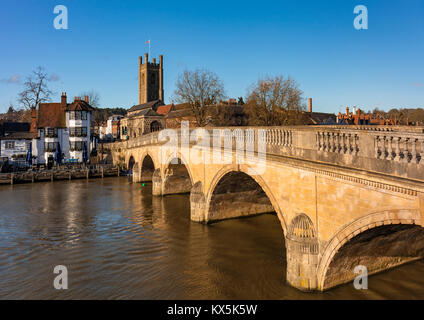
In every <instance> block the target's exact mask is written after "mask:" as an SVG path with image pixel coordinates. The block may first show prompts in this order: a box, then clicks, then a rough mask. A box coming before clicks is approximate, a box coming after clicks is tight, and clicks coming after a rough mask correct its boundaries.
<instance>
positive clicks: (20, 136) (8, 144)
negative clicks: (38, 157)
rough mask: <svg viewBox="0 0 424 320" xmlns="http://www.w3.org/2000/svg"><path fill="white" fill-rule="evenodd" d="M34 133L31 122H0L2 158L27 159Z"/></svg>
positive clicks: (0, 155)
mask: <svg viewBox="0 0 424 320" xmlns="http://www.w3.org/2000/svg"><path fill="white" fill-rule="evenodd" d="M33 137H34V135H33V133H31V132H30V123H27V122H3V123H1V124H0V158H7V159H9V160H13V161H25V159H26V155H27V153H28V148H29V145H30V144H31V141H32V139H33Z"/></svg>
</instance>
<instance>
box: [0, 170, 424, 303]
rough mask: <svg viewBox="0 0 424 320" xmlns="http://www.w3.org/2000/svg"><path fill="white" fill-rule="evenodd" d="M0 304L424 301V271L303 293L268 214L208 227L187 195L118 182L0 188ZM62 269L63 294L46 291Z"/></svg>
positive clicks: (419, 266) (412, 269)
mask: <svg viewBox="0 0 424 320" xmlns="http://www.w3.org/2000/svg"><path fill="white" fill-rule="evenodd" d="M0 203H2V205H1V207H0V278H1V280H2V281H1V282H0V298H2V299H70V298H72V299H384V298H389V299H422V298H424V277H423V269H424V263H423V262H422V261H418V262H414V263H411V264H409V265H405V266H402V267H399V268H397V269H394V270H392V271H389V272H386V273H382V274H379V275H375V276H372V277H370V279H369V288H370V289H369V290H367V291H357V290H355V289H354V288H353V286H352V284H348V285H344V286H340V287H337V288H335V289H333V290H330V291H328V292H326V293H303V292H300V291H298V290H296V289H293V288H291V287H290V286H288V285H286V284H285V271H286V270H285V264H286V262H285V252H284V251H285V249H284V248H285V244H284V238H283V232H282V230H281V226H280V224H279V221H278V218H277V217H276V216H275V215H271V214H265V215H261V216H255V217H252V218H248V219H240V220H228V221H223V222H220V223H215V224H213V225H209V226H205V225H201V224H197V223H193V222H191V221H190V204H189V195H172V196H167V197H163V198H162V197H153V196H152V195H151V184H150V183H145V184H144V186H143V185H142V184H131V183H129V182H128V181H127V179H125V178H108V179H104V180H90V181H88V182H87V181H83V180H81V181H71V182H68V181H64V182H54V183H40V184H35V185H15V186H4V187H3V186H2V187H0ZM59 264H61V265H65V266H67V268H68V272H69V289H68V290H63V291H57V290H55V289H54V288H53V280H54V276H55V275H54V274H53V268H54V266H56V265H59Z"/></svg>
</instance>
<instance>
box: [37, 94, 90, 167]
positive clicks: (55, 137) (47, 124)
mask: <svg viewBox="0 0 424 320" xmlns="http://www.w3.org/2000/svg"><path fill="white" fill-rule="evenodd" d="M93 110H94V109H93V108H92V107H91V106H90V104H89V103H88V97H85V99H84V100H81V98H80V97H76V98H75V99H74V102H72V103H70V104H68V103H67V97H66V93H62V97H61V102H59V103H40V105H39V108H38V113H37V119H36V128H37V130H38V137H37V138H36V139H34V140H33V148H32V150H33V151H32V152H33V155H34V156H36V157H37V162H38V163H40V164H45V163H47V162H48V159H49V157H50V158H51V159H52V158H53V159H54V158H55V154H56V150H58V152H59V150H60V153H61V154H62V156H61V158H62V161H63V162H83V160H84V159H83V154H84V151H83V150H84V149H86V160H88V159H89V158H90V153H91V151H92V149H93V147H95V146H94V141H93V139H92V138H93V135H92V123H93ZM33 121H34V119H33Z"/></svg>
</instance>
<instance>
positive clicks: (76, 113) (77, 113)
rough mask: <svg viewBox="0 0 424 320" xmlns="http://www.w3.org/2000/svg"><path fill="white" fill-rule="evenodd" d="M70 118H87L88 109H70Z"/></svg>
mask: <svg viewBox="0 0 424 320" xmlns="http://www.w3.org/2000/svg"><path fill="white" fill-rule="evenodd" d="M69 119H70V120H87V111H69Z"/></svg>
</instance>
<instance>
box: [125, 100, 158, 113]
mask: <svg viewBox="0 0 424 320" xmlns="http://www.w3.org/2000/svg"><path fill="white" fill-rule="evenodd" d="M157 105H159V106H162V105H163V102H162V101H161V100H153V101H150V102H147V103H143V104H138V105H135V106H132V107H131V108H130V109H129V110H128V112H134V111H138V110H143V109H152V108H154V107H155V106H157Z"/></svg>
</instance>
